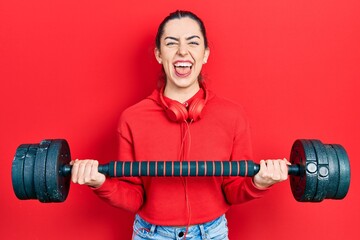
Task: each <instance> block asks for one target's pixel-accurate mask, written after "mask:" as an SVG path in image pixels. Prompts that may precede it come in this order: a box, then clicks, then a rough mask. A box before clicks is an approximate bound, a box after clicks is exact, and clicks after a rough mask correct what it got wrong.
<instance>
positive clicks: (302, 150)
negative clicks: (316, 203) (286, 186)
mask: <svg viewBox="0 0 360 240" xmlns="http://www.w3.org/2000/svg"><path fill="white" fill-rule="evenodd" d="M290 162H291V163H292V164H297V165H299V168H300V174H299V176H297V175H291V176H290V185H291V191H292V193H293V196H294V198H295V199H296V200H297V201H299V202H310V201H312V199H313V197H314V195H315V192H316V188H317V165H316V154H315V150H314V147H313V146H312V144H311V142H310V141H309V140H305V139H300V140H296V141H295V142H294V144H293V146H292V148H291V154H290ZM311 167H313V168H311ZM307 169H310V170H312V171H308V170H307Z"/></svg>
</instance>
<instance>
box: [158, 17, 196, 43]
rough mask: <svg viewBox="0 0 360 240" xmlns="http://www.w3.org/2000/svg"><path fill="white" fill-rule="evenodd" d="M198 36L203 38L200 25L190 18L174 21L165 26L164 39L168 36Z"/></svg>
mask: <svg viewBox="0 0 360 240" xmlns="http://www.w3.org/2000/svg"><path fill="white" fill-rule="evenodd" d="M190 35H191V36H192V35H197V36H199V37H202V33H201V30H200V26H199V24H198V23H197V22H196V21H195V20H193V19H191V18H188V17H184V18H180V19H173V20H170V21H169V22H167V23H166V24H165V27H164V34H163V36H162V37H163V38H165V37H167V36H172V37H181V36H184V37H186V36H190Z"/></svg>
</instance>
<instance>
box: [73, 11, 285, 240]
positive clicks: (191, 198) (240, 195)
mask: <svg viewBox="0 0 360 240" xmlns="http://www.w3.org/2000/svg"><path fill="white" fill-rule="evenodd" d="M209 55H210V49H209V47H208V41H207V37H206V31H205V27H204V24H203V22H202V21H201V20H200V19H199V18H198V17H197V16H196V15H195V14H193V13H191V12H186V11H176V12H174V13H171V14H170V15H169V16H168V17H166V18H165V19H164V20H163V22H162V23H161V24H160V26H159V29H158V33H157V36H156V48H155V57H156V59H157V61H158V62H159V64H161V65H162V68H163V71H164V73H165V74H164V75H165V79H164V80H165V81H164V84H163V87H162V88H160V89H156V90H155V91H154V92H153V93H152V94H151V95H150V96H149V97H147V98H146V99H144V100H142V101H141V102H139V103H137V104H135V105H134V106H132V107H130V108H128V109H126V110H125V111H124V112H123V114H122V116H121V119H120V122H119V127H118V132H119V149H120V151H119V158H120V159H121V160H129V161H143V160H144V161H149V160H170V161H179V160H180V161H182V160H222V161H229V160H230V161H231V160H240V159H251V157H252V153H251V143H250V133H249V124H248V121H247V119H246V117H245V114H244V112H243V110H242V108H241V107H240V106H238V105H237V104H235V103H232V102H230V101H228V100H225V99H223V98H220V97H218V96H216V95H215V94H214V93H213V92H211V91H209V90H208V89H207V88H206V85H205V84H204V82H203V81H202V80H201V69H202V66H203V64H205V63H206V62H207V60H208V58H209ZM286 164H288V162H287V161H286V160H285V159H284V160H266V161H263V160H262V161H261V162H260V171H259V173H258V174H256V176H255V177H254V178H241V177H198V178H196V177H171V178H167V177H136V178H135V177H133V178H121V179H109V178H106V177H105V176H104V175H102V174H100V173H98V172H97V166H98V162H97V161H94V160H83V161H75V162H74V163H73V165H74V166H73V169H72V181H73V182H74V183H79V184H86V185H89V186H90V187H92V188H93V189H94V192H95V193H96V194H97V195H98V196H99V197H101V198H103V199H104V200H105V201H107V202H109V203H110V204H112V205H114V206H117V207H121V208H124V209H127V210H130V211H132V212H134V213H136V217H135V222H134V232H133V239H185V238H186V239H228V229H227V222H226V218H225V212H226V211H227V210H228V209H229V207H230V206H231V205H232V204H238V203H242V202H246V201H249V200H251V199H255V198H259V197H261V196H263V194H264V193H265V192H266V190H267V189H268V187H270V186H271V185H273V184H274V183H277V182H280V181H283V180H285V179H287V166H286Z"/></svg>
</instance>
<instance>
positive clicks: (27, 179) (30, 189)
mask: <svg viewBox="0 0 360 240" xmlns="http://www.w3.org/2000/svg"><path fill="white" fill-rule="evenodd" d="M38 146H39V145H38V144H32V145H30V147H29V150H28V151H27V154H26V156H25V160H24V186H25V192H26V195H27V197H28V199H37V197H36V192H35V186H34V171H35V170H34V165H35V157H36V152H37V149H38Z"/></svg>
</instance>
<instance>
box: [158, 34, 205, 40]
mask: <svg viewBox="0 0 360 240" xmlns="http://www.w3.org/2000/svg"><path fill="white" fill-rule="evenodd" d="M194 38H198V39H200V37H199V36H197V35H193V36H190V37H187V38H186V39H185V40H187V41H189V40H191V39H194ZM166 39H170V40H174V41H179V38H176V37H166V38H164V40H166Z"/></svg>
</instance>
